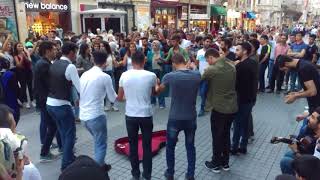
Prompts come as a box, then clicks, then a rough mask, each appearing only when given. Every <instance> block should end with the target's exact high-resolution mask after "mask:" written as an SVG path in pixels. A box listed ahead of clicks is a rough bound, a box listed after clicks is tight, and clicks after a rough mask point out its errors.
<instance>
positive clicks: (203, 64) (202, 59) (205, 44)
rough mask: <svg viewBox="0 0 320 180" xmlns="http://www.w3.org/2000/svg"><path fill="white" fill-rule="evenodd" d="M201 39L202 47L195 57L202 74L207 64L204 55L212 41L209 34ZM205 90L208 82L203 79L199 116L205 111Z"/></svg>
mask: <svg viewBox="0 0 320 180" xmlns="http://www.w3.org/2000/svg"><path fill="white" fill-rule="evenodd" d="M203 41H204V42H203V48H202V49H200V50H199V51H198V53H197V58H196V59H197V63H198V65H199V71H200V73H201V75H202V74H203V72H204V70H205V69H206V68H207V67H208V66H209V64H208V63H207V61H206V58H205V56H204V55H205V53H206V51H207V49H209V47H210V45H211V43H212V39H211V36H206V37H205V38H204V39H203ZM207 92H208V82H207V81H205V80H203V81H201V83H200V96H201V108H200V111H199V114H198V116H199V117H201V116H203V115H204V112H205V109H204V107H205V105H206V99H207Z"/></svg>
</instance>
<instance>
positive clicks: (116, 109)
mask: <svg viewBox="0 0 320 180" xmlns="http://www.w3.org/2000/svg"><path fill="white" fill-rule="evenodd" d="M111 110H112V111H116V112H118V111H119V108H117V107H116V106H111Z"/></svg>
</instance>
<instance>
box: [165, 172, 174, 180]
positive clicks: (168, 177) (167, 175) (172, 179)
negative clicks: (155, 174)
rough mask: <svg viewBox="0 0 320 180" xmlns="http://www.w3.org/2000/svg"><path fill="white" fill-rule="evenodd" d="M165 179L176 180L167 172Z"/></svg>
mask: <svg viewBox="0 0 320 180" xmlns="http://www.w3.org/2000/svg"><path fill="white" fill-rule="evenodd" d="M164 177H165V179H166V180H174V176H172V175H169V174H168V173H167V171H166V172H165V173H164Z"/></svg>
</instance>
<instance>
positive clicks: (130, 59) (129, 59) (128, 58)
mask: <svg viewBox="0 0 320 180" xmlns="http://www.w3.org/2000/svg"><path fill="white" fill-rule="evenodd" d="M131 69H133V66H132V58H131V57H129V56H128V57H127V70H131Z"/></svg>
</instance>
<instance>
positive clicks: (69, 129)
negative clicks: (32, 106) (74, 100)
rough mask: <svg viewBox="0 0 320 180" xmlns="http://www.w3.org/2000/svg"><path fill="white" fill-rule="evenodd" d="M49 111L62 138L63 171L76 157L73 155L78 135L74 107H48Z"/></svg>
mask: <svg viewBox="0 0 320 180" xmlns="http://www.w3.org/2000/svg"><path fill="white" fill-rule="evenodd" d="M47 110H48V113H49V114H50V116H51V117H52V119H53V120H54V121H55V122H56V125H57V128H58V131H59V133H60V136H61V142H62V149H63V157H62V163H61V170H64V169H65V168H67V166H68V165H70V164H71V163H72V162H73V161H74V160H75V156H74V153H73V147H74V144H75V135H76V128H75V120H74V119H75V118H74V113H73V111H72V107H71V106H68V105H63V106H49V105H47Z"/></svg>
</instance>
